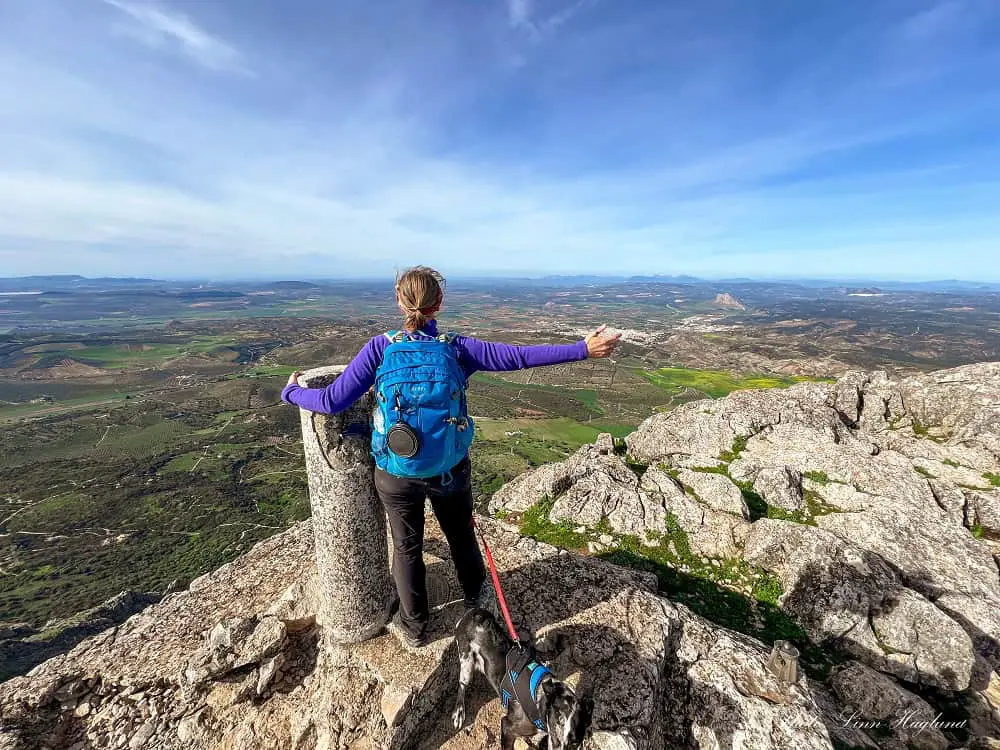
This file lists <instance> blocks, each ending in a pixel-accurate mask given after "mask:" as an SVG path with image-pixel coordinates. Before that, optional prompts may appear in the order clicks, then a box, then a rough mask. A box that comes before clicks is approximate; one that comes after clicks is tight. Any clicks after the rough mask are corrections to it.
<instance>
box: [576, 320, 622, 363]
mask: <svg viewBox="0 0 1000 750" xmlns="http://www.w3.org/2000/svg"><path fill="white" fill-rule="evenodd" d="M605 328H607V326H606V325H604V326H601V327H600V328H598V329H597V330H596V331H594V332H593V333H592V334H590V335H589V336H587V338H585V339H584V341H586V342H587V356H588V357H610V356H611V355H612V354H614V351H615V347H616V346H618V339H620V338H621V337H622V335H621V334H620V333H616V334H615V335H614V336H602V335H601V334H602V333H604V329H605Z"/></svg>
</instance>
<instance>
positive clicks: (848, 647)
mask: <svg viewBox="0 0 1000 750" xmlns="http://www.w3.org/2000/svg"><path fill="white" fill-rule="evenodd" d="M745 559H746V560H747V561H748V562H751V563H753V564H755V565H760V566H761V567H763V568H765V569H766V570H768V571H770V572H772V573H774V574H775V575H777V576H778V577H779V579H780V580H781V583H782V586H783V588H784V590H785V594H784V595H783V596H782V598H781V602H780V603H781V607H782V609H784V610H786V611H788V612H789V613H791V614H792V615H793V616H794V617H795V619H796V620H797V621H798V622H799V623H800V624H801V625H802V626H803V627H804V628H805V629H806V631H807V632H808V633H809V635H810V638H811V639H813V640H814V641H816V642H818V643H832V644H834V645H836V646H838V647H839V648H841V649H843V650H845V651H846V652H848V653H850V654H853V655H854V656H855V657H856V658H858V659H861V660H862V661H864V662H865V663H867V664H870V665H871V666H873V667H875V668H876V669H879V670H882V671H885V672H889V673H890V674H894V675H897V676H899V677H902V678H904V679H907V680H910V681H913V682H923V683H926V684H931V685H938V686H941V687H945V688H948V689H952V690H962V689H964V688H966V687H967V686H968V684H969V680H970V676H971V672H972V666H973V663H974V660H975V657H974V653H973V649H972V642H971V640H970V639H969V636H968V635H967V634H966V633H965V631H964V630H963V629H962V628H961V627H960V626H959V625H958V623H956V622H955V621H954V620H952V619H951V618H950V617H948V616H947V615H946V614H945V613H944V612H942V611H940V610H939V609H937V608H936V607H935V606H934V605H933V604H931V603H930V602H929V601H927V600H926V599H924V598H923V597H922V596H920V595H919V594H918V593H917V592H914V591H911V590H909V589H907V588H905V587H904V586H903V585H902V582H901V581H900V579H899V576H898V575H897V574H896V573H895V571H893V569H892V568H891V567H890V566H888V565H887V564H886V563H885V562H884V561H883V560H882V559H881V558H880V557H878V556H877V555H873V554H870V553H866V552H865V551H864V550H862V549H859V548H857V547H854V546H852V545H850V544H849V543H847V542H845V541H843V540H842V539H839V538H838V537H836V536H834V535H833V534H830V533H829V532H825V531H823V530H821V529H817V528H814V527H811V526H805V525H802V524H794V523H789V522H786V521H777V520H771V519H761V520H760V521H757V522H756V523H755V524H754V525H753V526H752V527H751V530H750V533H749V536H748V538H747V540H746V546H745Z"/></svg>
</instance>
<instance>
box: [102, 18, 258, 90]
mask: <svg viewBox="0 0 1000 750" xmlns="http://www.w3.org/2000/svg"><path fill="white" fill-rule="evenodd" d="M104 2H105V3H106V4H108V5H110V6H112V7H114V8H117V9H118V10H120V11H121V12H122V13H125V14H126V15H127V16H129V18H130V19H131V20H132V23H131V24H130V25H129V26H127V27H124V28H125V30H126V32H127V33H129V34H130V35H132V36H134V37H135V38H136V39H138V40H139V41H141V42H142V43H144V44H146V45H147V46H149V47H153V48H155V49H164V48H167V49H172V50H174V51H177V52H179V53H181V54H183V55H184V56H186V57H188V58H190V59H192V60H194V61H195V62H197V63H199V64H200V65H203V66H204V67H206V68H209V69H211V70H217V71H228V72H234V73H248V72H249V69H248V68H247V67H246V65H245V64H244V61H243V55H242V54H241V53H240V52H239V50H237V49H236V48H235V47H233V46H232V45H230V44H229V43H228V42H226V41H225V40H223V39H220V38H219V37H217V36H214V35H212V34H210V33H209V32H207V31H205V30H204V29H202V28H201V27H200V26H198V25H197V24H196V23H194V21H192V20H191V19H190V18H188V17H187V16H186V15H184V14H183V13H180V12H178V11H173V10H167V9H166V8H163V7H161V6H159V5H156V4H154V3H152V2H149V1H148V0H104Z"/></svg>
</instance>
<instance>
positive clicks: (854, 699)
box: [829, 662, 948, 750]
mask: <svg viewBox="0 0 1000 750" xmlns="http://www.w3.org/2000/svg"><path fill="white" fill-rule="evenodd" d="M829 683H830V686H831V687H832V688H833V691H834V693H835V694H836V695H837V697H838V698H839V699H840V701H841V703H842V704H843V705H844V707H845V709H846V711H848V712H849V713H847V715H846V717H845V721H847V722H851V723H855V722H856V723H862V724H867V723H874V724H876V725H877V726H878V727H880V728H881V729H882V730H883V733H884V732H885V731H891V733H892V739H891V741H887V742H884V743H883V747H886V748H893V749H894V750H909V748H914V749H916V748H920V750H945V749H946V748H947V747H948V740H947V738H945V736H944V735H943V734H942V733H941V731H940V730H939V729H936V728H935V727H933V726H923V725H921V724H920V723H921V722H932V721H934V719H935V718H936V716H937V711H935V710H934V709H933V708H931V706H930V705H929V704H928V703H927V702H926V701H924V700H923V699H922V698H920V697H918V696H916V695H914V694H913V693H911V692H910V691H909V690H906V689H905V688H903V687H901V686H900V685H899V684H898V683H896V682H895V681H894V680H892V679H890V678H888V677H886V676H885V675H883V674H880V673H879V672H876V671H874V670H872V669H870V668H868V667H866V666H865V665H863V664H859V663H858V662H851V663H849V664H846V665H843V666H841V667H838V668H836V669H835V670H834V671H833V673H832V674H831V675H830V679H829ZM914 725H916V726H914Z"/></svg>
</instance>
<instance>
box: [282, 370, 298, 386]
mask: <svg viewBox="0 0 1000 750" xmlns="http://www.w3.org/2000/svg"><path fill="white" fill-rule="evenodd" d="M301 377H302V373H301V372H298V371H296V372H293V373H292V374H291V375H290V376H289V378H288V383H287V384H286V386H285V387H286V388H287V387H288V386H289V385H298V386H301V385H302V384H301V383H300V382H299V378H301Z"/></svg>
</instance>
